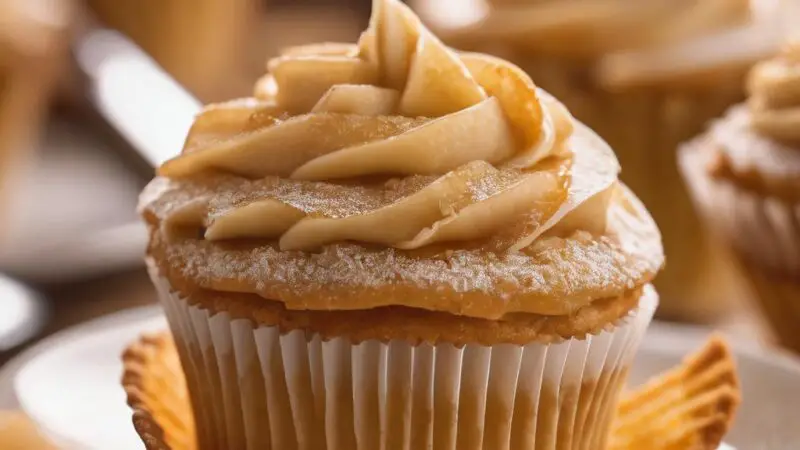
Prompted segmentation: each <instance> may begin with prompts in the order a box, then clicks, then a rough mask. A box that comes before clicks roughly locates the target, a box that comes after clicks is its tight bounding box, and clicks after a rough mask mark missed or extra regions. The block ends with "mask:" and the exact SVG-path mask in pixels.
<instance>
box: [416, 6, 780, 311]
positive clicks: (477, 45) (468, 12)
mask: <svg viewBox="0 0 800 450" xmlns="http://www.w3.org/2000/svg"><path fill="white" fill-rule="evenodd" d="M762 3H763V4H762ZM762 3H759V4H758V5H755V4H753V3H751V2H750V1H749V0H707V1H692V0H679V1H675V0H668V1H661V0H652V1H640V2H629V1H619V0H544V1H543V0H489V1H483V0H469V1H467V0H462V1H459V0H451V1H431V0H416V1H415V2H414V4H415V6H416V7H417V9H418V10H419V12H420V15H421V16H422V18H423V20H424V21H426V22H427V23H428V24H429V25H430V26H431V27H432V28H434V29H435V30H436V31H438V32H439V33H440V35H442V36H443V37H444V39H445V40H446V41H447V42H448V43H450V44H451V45H453V46H455V47H457V48H461V49H466V50H480V51H485V52H490V53H495V54H499V55H502V56H503V57H504V58H507V59H510V60H511V61H513V62H515V63H517V64H518V65H520V66H521V67H522V68H523V69H525V70H526V71H527V72H528V73H529V74H531V77H532V78H533V79H534V80H536V83H537V84H538V85H540V86H542V87H543V88H545V89H547V90H548V91H550V92H551V93H553V94H554V95H555V96H556V97H558V98H560V99H561V100H562V101H563V102H564V103H565V104H566V105H567V107H569V108H570V110H571V111H572V112H573V114H574V115H575V116H576V117H577V118H578V119H580V120H582V121H584V122H585V123H586V124H587V125H589V126H590V127H592V128H593V129H594V130H596V131H597V132H598V133H599V134H600V135H601V136H603V137H604V138H605V139H606V140H607V141H608V142H609V143H610V144H611V146H612V147H613V148H614V149H615V151H616V152H617V155H618V157H619V159H620V162H621V164H622V166H623V167H624V168H625V169H624V171H623V173H622V179H623V180H624V181H625V182H626V183H628V184H629V185H630V186H631V188H632V189H633V190H634V191H636V192H637V194H639V195H640V197H641V198H642V200H643V201H644V202H645V204H646V205H647V207H648V209H649V210H650V211H651V212H652V214H653V216H654V217H655V219H656V221H657V222H658V223H659V227H660V228H661V230H662V233H663V235H664V245H665V251H666V254H667V260H668V263H667V266H666V269H665V271H664V273H663V275H662V276H661V277H659V281H658V283H657V287H658V289H659V292H661V294H662V298H663V301H662V306H661V308H660V310H659V312H660V314H661V315H662V316H666V317H672V318H676V319H685V320H703V321H704V320H710V319H715V318H717V317H718V315H719V314H720V313H722V312H724V311H727V310H728V309H729V300H730V299H731V298H734V297H736V296H737V292H738V291H739V289H738V288H737V287H736V285H735V283H734V278H733V277H732V275H731V270H730V269H731V268H730V260H729V258H728V257H727V256H726V254H725V253H724V250H722V249H721V247H720V246H718V245H715V244H714V243H713V242H712V241H711V240H710V239H709V237H708V236H707V235H706V234H705V233H704V232H703V231H702V228H701V226H700V223H699V221H698V220H697V218H696V215H695V214H694V213H693V209H692V206H691V202H690V201H689V198H688V196H687V194H686V191H685V188H684V187H683V185H682V183H681V181H680V176H679V174H678V171H677V168H676V163H675V149H676V147H677V145H678V144H679V143H680V142H681V141H683V140H685V139H688V138H689V137H691V136H693V135H695V134H697V133H698V132H700V131H701V130H702V129H703V127H704V125H705V124H706V122H707V121H708V120H709V119H711V118H713V117H715V116H718V115H719V114H721V113H722V112H723V111H724V110H725V109H726V108H727V107H728V106H730V105H731V104H734V103H736V102H738V101H740V100H741V99H742V98H743V88H742V86H743V80H744V77H745V74H746V73H747V70H748V69H749V68H750V67H751V65H752V64H753V63H754V62H755V61H758V60H759V59H761V58H764V57H765V56H767V55H770V54H773V53H774V52H775V51H776V49H777V47H778V45H777V41H778V37H777V35H778V34H779V33H778V32H776V31H775V28H774V27H770V26H769V25H768V24H770V23H772V21H773V19H774V13H775V11H777V4H776V2H771V3H770V4H767V2H762Z"/></svg>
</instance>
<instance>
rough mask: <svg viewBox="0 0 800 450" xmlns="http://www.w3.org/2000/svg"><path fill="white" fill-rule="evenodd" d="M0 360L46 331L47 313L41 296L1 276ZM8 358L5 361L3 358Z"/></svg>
mask: <svg viewBox="0 0 800 450" xmlns="http://www.w3.org/2000/svg"><path fill="white" fill-rule="evenodd" d="M0 305H2V306H3V314H0V358H3V355H4V354H5V353H7V352H10V351H12V350H14V349H15V348H17V347H18V346H20V345H22V344H23V343H25V342H26V341H28V340H29V339H31V338H33V337H34V336H36V335H38V334H39V332H41V331H42V328H43V327H44V324H45V322H46V317H47V314H46V312H47V310H46V308H45V306H44V304H43V302H42V298H41V297H40V295H39V294H37V293H35V292H34V291H33V290H31V289H30V288H28V287H27V286H24V285H23V284H21V283H19V282H17V281H15V280H13V279H11V278H8V277H6V276H3V275H0ZM3 359H4V358H3Z"/></svg>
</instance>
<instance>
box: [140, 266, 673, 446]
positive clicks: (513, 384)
mask: <svg viewBox="0 0 800 450" xmlns="http://www.w3.org/2000/svg"><path fill="white" fill-rule="evenodd" d="M150 271H151V276H152V278H153V281H154V283H155V285H156V287H157V290H158V293H159V297H160V299H161V302H162V303H163V305H164V308H165V310H166V314H167V317H168V320H169V323H170V327H171V329H172V333H173V335H174V337H175V340H176V344H177V347H178V349H179V352H180V354H181V359H182V364H183V366H184V370H185V372H186V378H187V385H188V387H189V390H190V392H191V400H192V402H193V410H194V413H195V421H196V423H197V429H198V431H197V433H198V444H199V448H201V449H211V448H229V449H256V448H258V449H263V448H272V449H279V450H293V449H327V450H353V449H358V450H371V449H376V450H377V449H387V450H391V449H423V448H426V449H434V450H439V449H459V450H461V449H526V450H542V449H556V450H560V449H573V448H581V449H584V448H585V449H598V448H603V445H604V442H605V440H606V437H607V434H608V431H609V428H610V422H611V420H612V419H613V414H614V406H615V404H616V399H617V396H618V393H619V391H620V389H621V387H622V385H623V384H624V381H625V378H626V375H627V369H628V367H629V365H630V363H631V360H632V358H633V355H634V353H635V351H636V349H637V347H638V344H639V342H640V341H641V338H642V335H643V333H644V331H645V329H646V328H647V325H648V324H649V322H650V320H651V318H652V315H653V312H654V310H655V308H656V305H657V303H658V297H657V295H656V293H655V290H654V289H652V287H650V286H648V287H647V288H646V289H645V294H644V295H643V297H642V300H641V302H640V305H639V307H638V309H637V310H635V311H633V312H632V313H630V314H629V316H628V317H626V318H625V319H623V320H621V321H620V322H619V323H618V324H617V325H616V326H615V327H613V329H612V330H609V331H604V332H601V333H599V334H597V335H593V336H588V337H587V338H586V339H582V340H579V339H571V340H566V341H564V342H560V343H556V344H541V343H530V344H527V345H524V346H519V345H511V344H501V345H494V346H483V345H477V344H475V345H473V344H467V345H463V346H460V347H457V346H454V345H452V344H449V343H437V344H435V345H432V344H427V343H423V344H418V345H413V344H411V343H408V342H405V341H402V340H392V341H388V342H379V341H374V340H372V341H364V342H359V343H353V342H350V341H349V339H347V338H334V339H330V340H327V341H325V340H322V339H321V338H320V337H319V336H317V335H314V334H312V333H307V332H305V331H300V330H295V331H291V332H288V333H285V334H281V333H280V331H279V330H278V328H277V327H272V326H258V325H257V324H255V323H254V322H253V321H251V320H248V319H232V318H231V316H230V315H229V314H228V313H226V312H219V313H216V314H213V315H212V314H210V313H209V311H207V310H204V309H202V308H200V307H199V306H192V305H191V304H190V302H187V301H186V300H185V299H182V298H180V297H179V296H178V295H176V294H175V293H174V291H173V290H172V289H171V287H170V285H169V282H168V281H167V280H166V279H164V278H162V277H160V276H159V275H158V274H157V269H155V268H154V267H153V266H152V264H151V266H150Z"/></svg>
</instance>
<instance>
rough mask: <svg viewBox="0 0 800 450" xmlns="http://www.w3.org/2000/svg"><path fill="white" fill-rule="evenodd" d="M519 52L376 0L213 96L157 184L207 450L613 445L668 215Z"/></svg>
mask: <svg viewBox="0 0 800 450" xmlns="http://www.w3.org/2000/svg"><path fill="white" fill-rule="evenodd" d="M618 172H619V166H618V163H617V161H616V159H615V157H614V153H613V152H612V150H611V149H610V148H609V147H608V146H607V145H606V144H605V142H604V141H603V140H601V139H600V138H598V137H597V135H595V134H594V133H593V132H592V131H590V130H589V129H588V128H586V127H585V126H583V125H582V124H580V123H578V122H576V121H574V120H573V119H572V118H571V116H570V114H569V113H568V112H567V110H566V109H565V108H564V107H563V106H562V105H561V104H560V103H559V102H558V101H557V100H555V99H554V98H552V97H550V96H549V95H548V94H546V93H544V92H542V91H539V90H537V89H536V87H535V86H534V84H533V82H532V81H531V80H530V78H528V76H527V75H525V73H524V72H522V71H521V70H519V69H518V68H517V67H515V66H514V65H512V64H510V63H507V62H505V61H503V60H500V59H497V58H493V57H489V56H486V55H481V54H457V53H455V52H453V51H452V50H450V49H448V48H447V47H445V46H444V45H442V43H441V42H440V41H439V40H438V39H437V38H436V37H435V36H433V35H432V34H431V33H430V32H429V31H428V30H426V29H425V28H424V27H423V26H422V25H421V24H420V22H419V20H418V19H417V18H416V17H415V16H414V15H413V13H411V11H410V10H409V9H407V8H406V7H405V6H404V5H403V4H401V3H400V2H398V1H395V0H380V1H376V2H375V3H374V6H373V15H372V18H371V22H370V26H369V29H368V30H367V31H366V32H365V33H364V34H363V35H362V36H361V38H360V40H359V42H358V44H357V45H345V44H323V45H312V46H306V47H301V48H293V49H290V50H288V51H287V52H286V53H285V54H284V55H283V56H281V57H278V58H276V59H274V60H272V61H270V63H269V74H268V75H267V76H266V77H265V78H264V79H262V80H261V81H260V82H259V83H258V85H257V87H256V92H255V97H254V98H250V99H243V100H237V101H233V102H230V103H225V104H220V105H212V106H209V107H207V108H206V109H205V111H203V112H202V113H201V114H200V115H199V116H198V117H197V120H196V121H195V124H194V126H193V127H192V129H191V131H190V133H189V136H188V137H187V140H186V145H185V148H184V151H183V152H182V154H181V155H180V156H178V157H176V158H175V159H172V160H170V161H168V162H167V163H165V164H164V165H163V166H162V167H161V168H160V169H159V171H158V174H159V175H158V177H157V178H156V179H155V180H154V181H153V182H152V183H151V184H150V186H149V187H148V188H147V190H146V192H145V193H144V194H143V196H142V203H141V212H142V215H143V217H144V218H145V220H146V222H147V224H148V227H149V230H150V244H149V248H148V257H147V261H148V266H149V268H150V273H151V276H152V278H153V281H154V283H155V285H156V287H157V289H158V292H159V296H160V299H161V302H162V304H163V305H164V307H165V310H166V313H167V317H168V319H169V322H170V328H171V330H172V333H173V335H174V337H175V343H176V347H177V350H178V353H179V355H180V359H181V363H182V366H183V368H184V371H185V374H186V382H187V387H188V393H189V395H190V397H191V404H192V407H193V413H194V423H195V424H196V434H197V439H196V441H197V445H198V446H199V448H267V447H269V446H270V445H271V448H280V449H293V448H327V449H353V448H434V449H444V448H453V447H454V446H458V448H504V447H506V448H525V449H544V448H556V449H566V448H572V447H573V446H584V447H586V448H602V447H603V445H604V442H605V441H606V438H607V435H608V432H609V429H610V426H611V419H612V416H613V412H614V407H615V404H616V401H617V395H618V393H619V390H620V388H621V386H622V385H623V383H624V380H625V376H626V373H627V369H628V367H629V365H630V362H631V359H632V358H633V355H634V353H635V351H636V348H637V345H638V343H639V341H640V339H641V336H642V334H643V332H644V330H645V328H646V327H647V325H648V323H649V322H650V319H651V317H652V314H653V311H654V309H655V307H656V304H657V296H656V293H655V291H654V289H653V288H652V287H651V285H650V284H649V283H650V281H651V280H652V279H653V277H654V276H655V274H656V272H657V271H658V270H659V269H660V267H661V266H662V264H663V252H662V248H661V243H660V235H659V233H658V230H657V228H656V226H655V224H654V222H653V221H652V219H651V217H650V216H649V215H648V213H647V211H646V210H645V209H644V208H643V206H642V205H641V203H640V202H639V201H638V199H637V198H636V197H635V196H634V195H633V194H632V193H631V192H630V191H629V190H628V189H627V188H626V187H624V186H623V185H622V184H621V183H619V182H618V180H617V174H618Z"/></svg>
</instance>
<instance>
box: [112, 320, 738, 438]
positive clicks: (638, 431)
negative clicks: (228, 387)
mask: <svg viewBox="0 0 800 450" xmlns="http://www.w3.org/2000/svg"><path fill="white" fill-rule="evenodd" d="M425 348H426V350H425V353H424V354H425V355H426V357H427V355H429V352H430V351H431V350H432V347H430V346H428V347H425ZM123 360H124V362H125V376H124V378H123V385H124V387H125V390H126V391H127V392H128V403H129V404H130V405H131V407H132V408H133V410H134V424H135V425H136V429H137V431H138V432H139V435H140V436H141V437H142V439H143V441H144V442H145V445H146V447H147V448H148V449H150V450H179V449H180V450H190V449H195V448H196V444H195V441H194V433H193V424H192V422H191V413H190V405H189V402H187V401H186V385H185V383H184V382H183V377H182V376H181V374H180V370H181V367H180V363H179V362H178V359H177V357H176V355H175V346H174V345H172V339H171V338H170V336H169V334H168V333H166V332H164V333H161V334H159V335H155V336H153V335H147V336H143V337H142V338H140V340H139V341H138V342H136V343H134V344H132V345H131V346H130V347H129V348H128V350H127V351H126V352H125V355H124V356H123ZM424 367H425V368H428V367H429V366H427V365H426V366H424ZM423 372H425V371H423ZM503 373H504V374H508V373H511V372H503ZM429 383H430V381H429ZM512 386H513V384H512ZM506 389H509V390H510V389H512V388H511V387H507V388H506ZM740 395H741V393H740V387H739V380H738V375H737V373H736V366H735V362H734V358H733V355H732V352H731V350H730V348H729V347H728V345H727V343H726V342H725V341H724V340H723V339H722V338H721V337H719V336H712V337H711V338H710V339H709V340H708V342H707V343H706V344H705V345H704V346H703V348H702V349H700V350H699V351H697V352H696V353H694V354H693V355H690V356H689V357H687V358H686V359H685V360H684V362H683V364H681V365H679V366H677V367H675V368H673V369H671V370H669V371H666V372H664V373H662V374H660V375H659V376H657V377H655V378H654V379H652V380H651V381H649V382H648V383H646V384H644V385H643V386H641V387H638V388H637V389H635V390H633V391H631V392H628V393H626V394H624V395H623V396H622V399H621V401H620V402H619V403H618V404H617V405H616V417H615V419H614V422H613V427H612V432H611V435H610V439H609V444H608V448H609V449H610V450H638V449H642V450H644V449H647V450H662V449H664V450H667V449H678V448H680V449H696V450H711V449H715V448H717V446H718V445H720V443H721V441H722V438H723V437H724V436H725V434H726V433H727V431H728V430H729V429H730V426H731V424H732V421H733V419H734V417H735V415H736V410H737V408H738V405H739V402H740ZM372 412H374V413H375V414H376V417H377V415H378V412H377V410H374V411H372ZM412 414H415V411H414V410H413V407H412ZM490 414H491V413H490V412H488V411H487V415H490ZM583 418H584V419H585V417H583ZM359 420H364V418H363V416H362V418H361V419H359V418H357V419H356V421H359ZM373 420H375V419H373ZM508 424H509V426H511V423H510V422H509V423H508ZM411 426H412V433H413V430H414V428H413V427H415V426H419V427H420V430H428V429H430V428H431V417H430V415H429V414H428V415H425V414H423V415H421V416H416V420H415V421H414V422H412V425H411ZM371 432H372V434H370V435H369V436H371V437H372V438H373V439H377V437H378V436H379V429H377V428H376V429H374V430H371ZM419 434H423V435H424V434H425V433H424V432H420V433H418V435H419ZM484 444H485V446H484V448H507V445H505V446H504V444H503V443H497V442H492V441H486V440H484ZM498 444H500V445H499V446H498ZM563 444H564V445H566V446H567V448H581V449H595V448H596V447H592V445H594V444H593V443H591V442H587V441H582V442H575V441H573V442H572V444H574V445H572V446H570V442H563ZM259 445H262V444H258V443H256V444H252V443H251V444H250V445H249V448H254V447H258V446H259ZM419 445H423V447H419ZM559 445H561V444H559ZM586 445H589V447H587V446H586ZM492 446H493V447H492ZM260 448H269V444H268V443H267V444H263V445H262V446H261V447H260ZM410 448H412V449H417V448H425V446H424V443H420V442H415V441H413V440H412V442H411V446H410ZM719 448H720V449H722V448H726V449H729V448H730V447H727V446H724V444H723V445H722V446H721V447H719Z"/></svg>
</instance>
